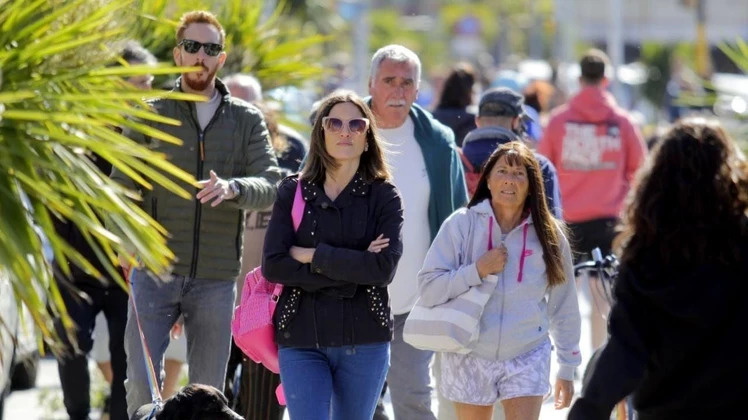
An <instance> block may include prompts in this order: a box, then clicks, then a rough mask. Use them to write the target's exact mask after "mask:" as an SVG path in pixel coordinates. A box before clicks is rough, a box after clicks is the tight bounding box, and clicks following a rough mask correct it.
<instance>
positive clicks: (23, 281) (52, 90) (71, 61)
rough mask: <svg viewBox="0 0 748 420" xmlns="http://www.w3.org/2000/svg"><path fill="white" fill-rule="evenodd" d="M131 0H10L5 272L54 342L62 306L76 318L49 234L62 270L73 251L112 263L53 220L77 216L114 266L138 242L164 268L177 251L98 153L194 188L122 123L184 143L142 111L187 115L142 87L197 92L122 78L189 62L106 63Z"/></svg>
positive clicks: (0, 113) (177, 187)
mask: <svg viewBox="0 0 748 420" xmlns="http://www.w3.org/2000/svg"><path fill="white" fill-rule="evenodd" d="M132 6H133V2H132V1H131V0H85V1H83V0H76V1H70V0H44V1H34V2H27V1H25V0H0V10H2V12H0V22H3V23H2V25H1V26H0V27H1V28H2V30H1V31H0V170H1V171H2V173H3V176H0V203H2V204H0V276H2V277H3V278H7V279H9V280H10V282H11V285H12V288H13V292H14V294H15V296H16V298H17V302H18V304H19V306H20V305H21V304H23V305H25V306H27V307H28V308H29V310H30V313H31V316H32V318H33V319H34V321H35V323H36V325H37V326H38V328H39V332H40V335H41V337H43V338H44V339H46V340H47V341H48V342H50V344H53V347H52V348H53V350H54V349H57V347H56V346H55V345H54V343H56V342H57V341H56V340H54V339H55V338H56V335H55V332H54V329H53V328H52V323H53V319H54V318H55V317H57V316H60V317H61V318H62V320H63V323H64V325H66V326H67V327H68V328H70V327H72V323H71V321H70V319H69V318H68V317H67V314H66V311H65V307H64V305H63V303H62V300H61V298H60V294H59V287H60V286H59V285H58V284H57V282H56V281H54V280H53V278H52V275H51V273H52V270H51V269H52V267H51V264H50V262H49V261H47V260H45V259H44V257H43V246H44V245H43V240H42V238H43V237H44V238H47V239H48V241H49V245H50V247H51V249H52V252H53V254H54V257H55V259H56V260H57V262H58V264H59V267H60V270H61V271H62V272H63V273H66V274H69V273H68V270H69V269H68V268H67V267H68V265H67V263H66V262H67V261H71V262H73V263H75V264H76V265H78V266H80V267H81V268H82V269H84V270H86V271H87V272H89V273H90V274H92V275H94V276H97V277H98V276H102V275H103V274H104V273H100V272H99V271H98V270H97V269H96V268H95V267H94V265H93V264H91V262H89V261H87V260H86V259H85V258H84V257H83V256H82V255H81V254H79V253H78V252H77V251H76V250H75V249H73V248H72V247H70V246H69V245H68V244H67V243H66V242H65V240H64V239H63V238H62V237H60V236H59V235H57V233H56V231H55V228H54V221H55V220H57V219H60V218H64V219H67V220H69V221H70V222H71V223H74V224H75V225H77V226H78V228H80V230H81V232H82V234H83V236H84V238H85V240H86V241H87V242H88V243H89V244H90V245H91V247H92V249H93V250H94V253H95V254H96V256H97V258H98V259H99V260H100V261H102V262H104V263H105V264H104V270H105V271H106V272H108V274H110V275H111V274H114V273H115V272H116V268H115V264H116V260H117V258H116V256H117V254H120V253H122V254H124V253H128V252H136V253H137V255H139V256H140V259H141V260H142V264H143V265H144V266H145V267H146V268H147V269H148V270H151V271H152V272H154V273H156V274H163V273H166V272H167V271H168V267H169V266H170V264H171V262H172V260H173V258H174V255H173V253H172V252H171V251H170V250H169V248H168V247H167V243H166V235H167V232H165V231H164V229H163V228H162V227H161V226H159V225H158V224H157V223H156V222H155V221H154V220H152V219H151V218H150V217H149V216H148V215H147V214H146V212H144V211H143V210H142V209H141V208H140V207H139V203H138V201H137V197H138V194H137V193H136V192H133V191H127V190H126V189H124V188H123V187H121V186H120V185H118V184H116V183H115V182H113V181H112V180H110V179H109V177H108V176H107V174H102V173H101V172H100V171H99V170H98V168H97V167H96V166H95V165H94V164H93V163H92V161H91V160H90V159H89V157H90V156H91V154H92V153H96V154H98V155H100V156H101V157H103V158H105V159H107V160H108V161H110V162H111V163H112V164H113V165H114V166H116V167H117V168H119V169H120V170H122V171H123V172H124V173H127V174H130V175H131V176H132V177H133V179H135V180H136V181H137V182H139V183H140V184H141V185H142V186H143V187H144V188H150V187H151V186H152V185H153V184H160V185H162V186H163V187H164V188H167V189H168V190H170V191H172V192H174V193H175V194H178V195H181V196H183V197H190V195H191V194H190V193H188V192H187V191H186V190H185V187H188V186H191V185H194V183H195V180H194V178H193V177H192V176H191V175H189V174H187V173H185V172H183V171H181V170H180V169H178V168H177V167H175V166H174V165H172V164H170V163H169V162H168V161H167V160H166V159H165V157H164V156H163V155H161V154H158V153H154V152H153V151H151V150H150V149H148V148H147V147H144V146H142V145H139V144H136V143H135V142H133V141H132V140H130V139H128V138H127V137H124V136H122V135H121V134H119V132H118V131H116V130H115V127H122V126H127V127H129V128H131V129H134V130H138V131H141V132H143V133H145V134H147V135H149V136H152V137H153V138H156V139H159V140H162V141H169V142H173V143H176V144H179V143H180V140H179V139H177V138H174V137H173V136H169V135H167V134H165V133H162V132H160V131H157V130H155V129H153V128H151V127H150V126H149V125H146V124H144V123H143V122H141V121H155V122H159V123H164V124H178V123H179V122H178V121H174V120H170V119H167V118H164V117H161V116H159V115H156V114H153V113H151V112H150V111H149V110H148V109H147V107H146V106H145V102H144V101H143V98H144V97H156V96H169V97H174V98H179V99H191V100H195V99H196V97H195V96H190V95H185V94H170V93H165V92H149V93H147V94H144V93H143V92H139V91H136V90H135V89H134V88H131V87H129V85H127V84H126V83H124V82H123V80H122V77H126V76H131V75H137V74H143V73H145V72H151V73H158V74H168V73H178V72H180V71H181V70H183V69H178V68H175V67H167V66H161V67H159V68H158V69H156V70H153V69H147V68H144V67H142V66H133V67H111V68H109V67H106V66H107V65H108V64H113V63H115V62H116V58H115V57H114V53H113V52H115V51H118V50H119V48H120V43H121V39H120V37H122V35H123V34H125V32H126V30H129V28H131V27H133V21H132V20H130V18H128V17H127V16H128V13H126V12H123V11H126V10H127V9H128V8H131V7H132ZM133 117H135V118H137V119H133ZM138 120H140V121H138ZM132 198H136V200H133V199H132ZM122 286H123V287H124V285H122Z"/></svg>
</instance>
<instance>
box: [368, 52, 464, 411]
mask: <svg viewBox="0 0 748 420" xmlns="http://www.w3.org/2000/svg"><path fill="white" fill-rule="evenodd" d="M370 75H371V76H370V79H369V94H370V95H371V101H370V104H369V105H370V106H371V109H372V111H373V113H374V116H375V117H376V124H377V127H378V128H379V129H380V130H379V133H380V135H382V136H383V137H384V138H385V139H386V140H387V143H388V144H389V145H390V148H391V149H392V150H393V151H394V153H391V154H390V155H389V156H388V157H389V159H388V160H389V164H390V167H391V168H392V175H393V182H394V184H395V185H396V186H397V188H398V189H399V190H400V194H401V196H402V197H403V208H404V220H405V221H404V224H403V231H402V233H403V256H402V258H401V259H400V264H399V265H398V267H397V272H396V273H395V278H394V280H393V281H392V283H391V284H390V286H389V291H390V299H391V305H392V313H393V314H394V318H395V324H394V325H395V331H394V338H393V341H392V344H391V358H390V369H389V371H388V373H387V385H388V386H389V388H390V396H391V398H392V407H393V409H394V412H395V418H396V419H397V420H403V419H407V420H423V419H426V420H432V419H435V416H434V413H433V412H432V411H431V393H432V390H433V388H432V386H431V384H430V374H429V364H430V363H431V359H432V358H433V355H434V353H433V352H430V351H424V350H418V349H416V348H414V347H412V346H411V345H409V344H408V343H406V342H405V341H403V326H404V325H405V319H406V318H407V317H408V313H410V310H411V309H412V308H413V305H414V304H415V302H416V299H418V281H417V274H418V271H419V270H420V269H421V265H423V261H424V259H425V257H426V252H427V251H428V249H429V246H430V245H431V241H432V240H433V239H434V237H435V236H436V233H437V232H438V231H439V227H440V226H441V224H442V222H443V221H444V220H445V219H446V218H447V217H448V216H449V215H450V214H452V212H454V211H455V210H456V209H457V208H459V207H461V206H463V205H464V204H466V203H467V198H468V197H467V189H466V187H465V178H464V174H463V169H462V163H461V162H460V157H459V155H458V153H457V149H456V145H455V141H454V133H453V132H452V130H451V129H449V127H447V126H445V125H443V124H441V123H440V122H438V121H437V120H436V119H435V118H434V117H433V116H432V115H431V114H430V113H429V112H428V111H426V110H424V109H423V108H421V107H419V106H418V105H416V104H415V103H414V102H415V100H416V96H418V84H419V82H420V79H421V62H420V60H419V58H418V56H417V55H416V54H415V53H414V52H413V51H411V50H409V49H407V48H405V47H403V46H401V45H388V46H385V47H382V48H380V49H379V50H378V51H377V52H376V53H375V54H374V56H373V57H372V60H371V69H370ZM380 407H381V404H380ZM375 418H376V419H382V418H386V416H385V415H384V414H383V413H382V410H381V408H380V409H378V410H377V413H376V415H375Z"/></svg>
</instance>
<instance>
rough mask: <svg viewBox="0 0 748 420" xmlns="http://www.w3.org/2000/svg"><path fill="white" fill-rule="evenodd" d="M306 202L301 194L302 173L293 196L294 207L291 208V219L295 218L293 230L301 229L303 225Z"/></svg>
mask: <svg viewBox="0 0 748 420" xmlns="http://www.w3.org/2000/svg"><path fill="white" fill-rule="evenodd" d="M305 206H306V202H305V201H304V197H302V196H301V174H299V180H298V182H296V194H295V195H294V197H293V207H292V208H291V219H293V230H294V231H297V230H299V225H301V218H302V217H304V207H305Z"/></svg>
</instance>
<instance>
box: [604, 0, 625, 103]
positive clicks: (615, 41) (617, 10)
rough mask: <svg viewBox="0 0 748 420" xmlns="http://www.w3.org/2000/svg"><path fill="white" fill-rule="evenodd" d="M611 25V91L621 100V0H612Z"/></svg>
mask: <svg viewBox="0 0 748 420" xmlns="http://www.w3.org/2000/svg"><path fill="white" fill-rule="evenodd" d="M609 4H610V25H609V26H608V37H607V38H608V39H607V41H608V42H607V43H608V56H609V57H610V61H611V67H612V69H611V70H612V71H613V72H612V74H611V77H610V82H611V86H610V88H611V91H612V92H613V95H614V96H615V97H616V99H618V100H619V101H620V100H622V99H623V89H622V86H621V83H620V82H619V81H618V67H619V66H621V65H622V64H624V63H623V61H624V58H623V16H621V0H610V3H609Z"/></svg>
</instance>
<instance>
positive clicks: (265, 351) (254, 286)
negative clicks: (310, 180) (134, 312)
mask: <svg viewBox="0 0 748 420" xmlns="http://www.w3.org/2000/svg"><path fill="white" fill-rule="evenodd" d="M305 204H306V203H305V202H304V199H303V198H302V197H301V174H299V181H298V183H297V184H296V194H295V195H294V199H293V207H292V209H291V219H292V220H293V228H294V230H295V231H296V230H298V229H299V225H300V224H301V218H302V216H303V215H304V205H305ZM282 291H283V285H282V284H276V283H271V282H269V281H267V280H266V279H265V277H263V275H262V270H261V268H260V267H255V268H254V269H253V270H252V271H250V272H249V273H247V276H246V277H245V278H244V288H243V289H242V300H241V302H240V303H239V306H237V307H236V309H234V319H233V320H232V321H231V333H232V334H233V336H234V342H236V345H237V346H238V347H239V348H240V349H241V350H242V351H243V352H244V354H246V355H247V356H248V357H249V358H250V359H252V361H254V362H255V363H262V364H263V365H264V366H265V367H266V368H267V369H268V370H270V371H271V372H274V373H279V372H280V368H279V366H278V345H277V344H275V329H274V327H273V313H274V312H275V306H276V305H277V304H278V299H279V298H280V295H281V292H282ZM275 395H276V397H277V398H278V403H280V404H281V405H286V399H285V396H284V394H283V385H279V386H278V388H277V389H276V390H275Z"/></svg>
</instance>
